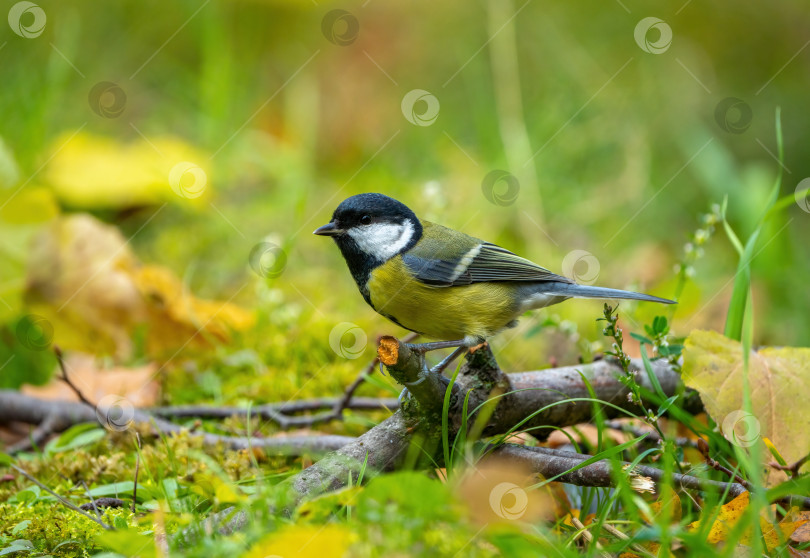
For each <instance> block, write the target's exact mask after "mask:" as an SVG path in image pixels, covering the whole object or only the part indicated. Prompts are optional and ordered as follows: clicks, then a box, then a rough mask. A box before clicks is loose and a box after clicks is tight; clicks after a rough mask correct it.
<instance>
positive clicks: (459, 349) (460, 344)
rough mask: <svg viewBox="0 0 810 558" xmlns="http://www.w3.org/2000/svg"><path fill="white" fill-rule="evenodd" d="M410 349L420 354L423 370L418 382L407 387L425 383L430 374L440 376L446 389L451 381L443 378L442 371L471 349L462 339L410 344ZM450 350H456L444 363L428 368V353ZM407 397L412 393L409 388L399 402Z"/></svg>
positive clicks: (401, 395)
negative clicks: (426, 355) (426, 356)
mask: <svg viewBox="0 0 810 558" xmlns="http://www.w3.org/2000/svg"><path fill="white" fill-rule="evenodd" d="M408 347H409V348H410V349H411V350H413V351H416V352H418V353H419V355H420V359H421V363H422V370H421V371H420V373H419V379H418V380H416V381H415V382H410V383H407V384H405V385H406V386H409V385H410V386H413V385H416V384H421V383H422V382H424V381H425V379H427V377H428V376H429V375H430V374H436V375H437V376H438V379H439V381H440V382H442V384H444V386H445V388H446V387H448V386H449V385H450V379H449V378H447V377H446V376H443V375H442V371H443V370H444V369H445V368H447V366H448V365H449V364H450V363H451V362H453V361H454V360H456V359H457V358H458V357H459V356H460V355H462V354H464V353H465V352H466V351H467V350H468V349H469V343H468V342H467V340H465V339H460V340H458V341H435V342H432V343H415V344H410V343H409V344H408ZM448 348H454V349H455V350H454V351H453V352H452V353H450V354H449V355H447V356H446V357H445V358H444V359H442V361H441V362H439V364H437V365H436V366H434V367H433V368H428V366H427V361H426V360H425V353H427V352H428V351H436V350H438V349H448ZM406 395H410V392H409V391H408V388H407V387H405V389H403V390H402V392H401V393H400V394H399V400H400V401H402V399H403V398H404V397H405V396H406Z"/></svg>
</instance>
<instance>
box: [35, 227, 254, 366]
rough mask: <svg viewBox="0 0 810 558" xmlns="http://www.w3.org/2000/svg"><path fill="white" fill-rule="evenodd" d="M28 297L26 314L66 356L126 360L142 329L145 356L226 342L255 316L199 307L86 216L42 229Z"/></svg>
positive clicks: (172, 279) (172, 278)
mask: <svg viewBox="0 0 810 558" xmlns="http://www.w3.org/2000/svg"><path fill="white" fill-rule="evenodd" d="M28 267H29V269H28V280H27V283H28V292H27V295H26V298H27V302H28V304H29V308H30V310H31V312H32V313H36V314H38V315H41V316H43V317H45V318H46V319H47V320H48V321H49V322H50V323H51V325H52V327H53V341H54V343H56V344H58V345H60V346H61V347H62V348H65V349H76V350H81V351H84V352H89V353H92V354H96V355H99V354H114V355H115V356H117V357H120V358H126V357H127V356H128V355H130V354H131V351H132V338H133V336H134V333H135V331H136V330H137V329H138V328H143V327H144V326H146V327H145V329H146V333H147V340H146V345H147V346H146V349H147V353H148V354H149V356H152V357H153V358H157V359H161V358H164V357H167V356H172V355H174V354H175V353H176V352H177V351H178V350H180V349H183V348H186V349H200V348H209V347H210V346H211V345H212V344H213V343H221V342H228V341H229V340H230V337H231V332H232V331H233V330H244V329H247V328H249V327H251V326H252V325H253V322H254V315H253V313H252V312H248V311H247V310H244V309H242V308H239V307H238V306H236V305H235V304H232V303H229V302H221V301H216V300H203V299H199V298H197V297H195V296H194V295H193V294H192V293H190V292H189V291H188V290H187V289H186V287H185V286H184V285H183V283H182V282H181V281H180V279H179V278H177V276H176V275H174V273H173V272H171V271H170V270H168V269H165V268H162V267H159V266H149V265H141V264H140V263H139V262H138V260H137V258H136V257H135V255H134V254H133V253H132V251H131V249H130V248H129V245H128V244H127V242H126V240H125V239H124V237H123V236H122V235H121V233H120V232H119V231H118V230H117V229H116V228H115V227H112V226H110V225H106V224H104V223H101V222H100V221H98V220H96V219H95V218H93V217H91V216H89V215H82V214H76V215H70V216H67V217H64V218H61V219H57V220H56V221H54V223H53V224H51V225H50V226H48V227H46V228H45V229H44V230H43V231H42V233H41V234H40V235H39V236H38V237H37V238H36V241H35V242H34V243H33V246H32V249H31V254H30V261H29V266H28Z"/></svg>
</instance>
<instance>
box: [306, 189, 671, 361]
mask: <svg viewBox="0 0 810 558" xmlns="http://www.w3.org/2000/svg"><path fill="white" fill-rule="evenodd" d="M314 234H317V235H321V236H331V237H332V239H333V240H334V241H335V243H336V244H337V246H338V248H339V249H340V252H341V254H342V255H343V258H344V259H345V260H346V263H347V265H348V266H349V271H350V272H351V274H352V277H354V280H355V282H356V283H357V287H358V288H359V289H360V293H361V294H362V295H363V298H364V299H365V301H366V302H367V303H368V304H369V305H370V306H371V307H372V308H373V309H374V310H375V311H376V312H377V313H379V314H381V315H383V316H385V317H386V318H388V319H389V320H391V321H392V322H394V323H395V324H397V325H399V326H401V327H403V328H405V329H409V330H411V331H414V332H416V333H419V334H421V335H424V336H425V337H428V338H432V339H437V340H439V342H435V343H424V344H422V345H421V347H422V350H423V351H426V350H432V349H438V348H445V347H447V348H449V347H458V349H457V351H456V352H454V353H453V355H451V357H455V356H457V355H458V354H460V353H461V352H463V351H466V350H467V349H468V348H470V347H473V346H475V345H478V344H480V343H483V342H484V341H485V340H486V339H487V338H489V337H491V336H493V335H495V334H497V333H499V332H501V331H503V330H505V329H507V328H510V327H514V326H515V325H516V324H517V318H518V317H519V316H520V315H521V314H523V313H524V312H526V311H528V310H534V309H537V308H543V307H545V306H549V305H551V304H557V303H558V302H562V301H564V300H566V299H568V298H572V297H579V298H605V299H631V300H646V301H651V302H661V303H664V304H672V303H673V301H672V300H667V299H664V298H658V297H655V296H651V295H647V294H641V293H635V292H631V291H622V290H617V289H607V288H603V287H592V286H587V285H578V284H576V283H574V282H573V281H572V280H570V279H568V278H567V277H563V276H561V275H556V274H554V273H552V272H551V271H549V270H547V269H545V268H543V267H540V266H539V265H537V264H535V263H533V262H531V261H529V260H527V259H524V258H521V257H520V256H517V255H515V254H513V253H512V252H510V251H509V250H506V249H505V248H501V247H500V246H497V245H495V244H492V243H489V242H485V241H483V240H479V239H478V238H474V237H472V236H468V235H466V234H464V233H462V232H459V231H456V230H453V229H449V228H447V227H443V226H441V225H437V224H435V223H431V222H428V221H422V220H420V219H419V218H418V217H417V216H416V215H415V214H414V212H413V211H411V210H410V209H409V208H408V207H406V206H405V205H404V204H403V203H401V202H399V201H397V200H395V199H393V198H390V197H388V196H385V195H383V194H358V195H356V196H352V197H350V198H347V199H346V200H344V201H343V202H342V203H341V204H340V205H339V206H338V207H337V209H336V210H335V212H334V214H333V215H332V220H331V221H330V222H329V223H327V224H326V225H323V226H322V227H320V228H318V229H317V230H315V231H314ZM449 358H450V357H448V359H449ZM448 359H445V360H448ZM442 364H444V365H446V363H445V362H444V361H443V362H442ZM440 366H441V365H440ZM437 368H438V367H437Z"/></svg>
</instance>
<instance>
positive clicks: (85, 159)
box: [44, 132, 209, 209]
mask: <svg viewBox="0 0 810 558" xmlns="http://www.w3.org/2000/svg"><path fill="white" fill-rule="evenodd" d="M53 150H54V152H55V154H54V155H53V158H52V159H51V161H50V162H49V163H48V166H47V168H46V170H45V172H44V179H45V182H46V183H47V184H48V185H50V186H51V188H53V191H54V192H55V194H56V196H57V197H58V198H59V199H60V200H61V201H62V202H64V203H65V204H67V205H70V206H74V207H81V208H93V209H97V208H119V207H133V206H141V205H155V204H158V203H162V202H164V201H176V202H184V203H197V204H199V203H200V202H202V201H203V200H204V197H205V195H206V194H207V193H208V192H209V188H208V186H209V181H208V179H207V178H208V177H207V170H206V169H203V168H201V167H200V166H199V165H201V164H202V162H203V161H205V160H207V157H205V156H203V155H202V154H201V153H200V152H198V151H197V150H195V149H194V148H192V147H191V146H190V145H188V144H186V143H184V142H182V141H180V140H177V139H174V138H169V137H162V136H155V137H150V138H149V141H148V142H147V141H146V140H144V139H142V138H138V139H137V140H134V141H133V142H132V143H121V142H119V141H117V140H115V139H113V138H108V137H101V136H94V135H91V134H87V133H83V132H81V133H78V134H76V135H74V136H72V137H71V136H62V137H60V138H58V139H57V140H56V142H55V144H54V147H53ZM184 164H190V165H191V166H192V167H195V170H194V171H193V172H187V171H188V170H189V167H188V165H186V166H185V167H183V165H184ZM178 165H180V166H178ZM173 172H174V173H175V174H176V175H177V176H176V177H175V180H174V181H170V175H171V174H172V173H173ZM200 173H201V174H200ZM178 192H179V193H178Z"/></svg>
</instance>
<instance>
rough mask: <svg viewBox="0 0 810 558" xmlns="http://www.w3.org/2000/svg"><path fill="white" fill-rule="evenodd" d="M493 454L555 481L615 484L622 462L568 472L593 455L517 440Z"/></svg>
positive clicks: (658, 476) (793, 499) (707, 485)
mask: <svg viewBox="0 0 810 558" xmlns="http://www.w3.org/2000/svg"><path fill="white" fill-rule="evenodd" d="M490 455H492V456H493V457H495V456H497V457H502V458H506V459H509V460H510V461H512V462H515V463H520V464H522V465H525V466H527V467H528V468H529V470H531V471H532V472H533V473H536V474H538V475H540V476H542V477H544V478H552V477H554V480H555V481H558V482H564V483H568V484H574V485H577V486H594V487H608V486H615V482H614V481H613V477H612V475H614V474H615V473H616V469H615V467H616V465H619V463H617V462H615V461H613V462H611V461H608V460H603V461H597V462H596V463H592V464H590V465H586V466H585V467H582V468H580V469H577V470H576V471H571V472H569V471H570V470H571V469H573V468H574V467H576V466H578V465H581V464H582V463H583V462H585V461H586V460H588V459H593V456H592V455H585V454H581V453H576V452H572V451H565V450H560V449H552V448H543V447H527V446H518V445H514V444H504V445H502V446H499V447H497V448H496V449H494V450H493V451H492V453H491V454H490ZM630 465H631V464H630V463H628V462H621V463H620V468H621V469H623V470H624V469H626V468H629V467H630ZM625 474H627V475H628V476H630V475H632V476H642V477H649V478H650V479H652V480H653V481H654V482H656V483H659V482H661V481H662V480H664V471H662V470H661V469H657V468H655V467H650V466H648V465H636V466H635V467H633V469H632V472H630V471H629V470H625ZM672 480H673V482H674V483H675V484H677V485H678V486H680V487H681V488H685V489H690V490H700V491H703V492H720V493H722V492H725V491H726V490H728V495H729V496H730V497H731V498H736V497H737V496H739V495H740V494H742V493H744V492H748V487H746V486H745V485H743V484H741V483H739V482H726V481H717V480H712V479H704V478H700V477H696V476H693V475H683V474H679V473H672ZM785 503H789V504H790V505H792V506H799V507H801V508H804V509H810V498H806V497H804V496H789V497H788V498H787V499H786V502H785Z"/></svg>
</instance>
